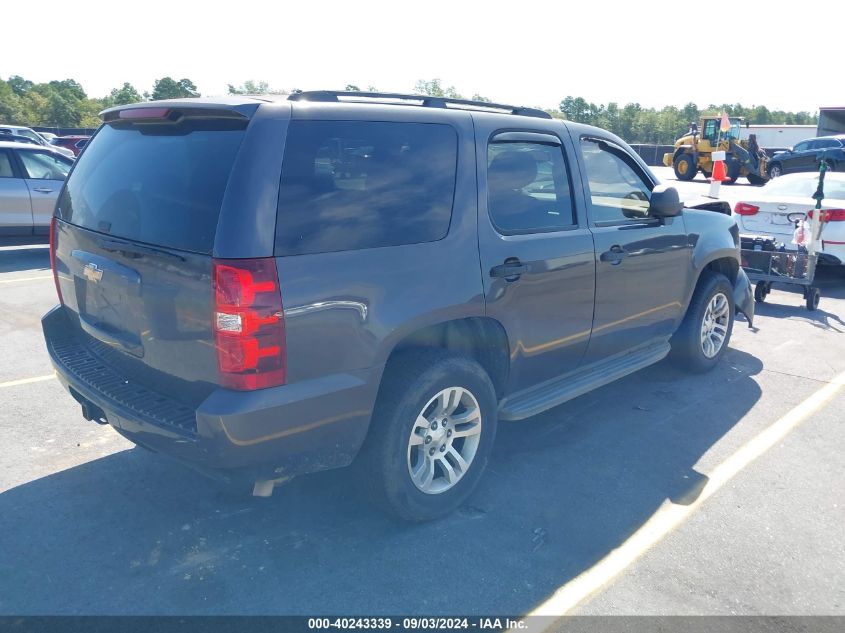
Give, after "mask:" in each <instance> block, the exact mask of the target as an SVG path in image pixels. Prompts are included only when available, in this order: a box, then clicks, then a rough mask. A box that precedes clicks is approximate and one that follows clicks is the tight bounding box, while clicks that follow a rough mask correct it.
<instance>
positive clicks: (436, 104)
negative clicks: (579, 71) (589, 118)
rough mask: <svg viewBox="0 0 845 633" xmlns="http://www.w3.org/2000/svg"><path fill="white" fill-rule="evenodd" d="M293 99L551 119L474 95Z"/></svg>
mask: <svg viewBox="0 0 845 633" xmlns="http://www.w3.org/2000/svg"><path fill="white" fill-rule="evenodd" d="M288 99H289V100H290V101H316V102H323V103H325V102H343V101H348V102H352V103H356V102H357V103H360V102H362V101H365V100H371V101H375V102H379V103H389V104H391V105H416V106H423V107H426V108H449V107H452V108H455V109H458V110H480V111H483V112H494V113H495V112H499V113H508V114H516V115H519V116H532V117H537V118H539V119H551V118H552V116H551V115H550V114H549V113H548V112H544V111H543V110H540V109H539V108H525V107H522V106H512V105H505V104H502V103H491V102H489V101H473V100H471V99H451V98H449V97H432V96H429V95H409V94H402V93H398V92H348V91H343V90H337V91H335V90H312V91H308V92H295V93H293V94H292V95H290V96H289V97H288Z"/></svg>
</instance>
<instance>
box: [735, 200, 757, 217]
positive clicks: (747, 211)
mask: <svg viewBox="0 0 845 633" xmlns="http://www.w3.org/2000/svg"><path fill="white" fill-rule="evenodd" d="M759 210H760V207H757V206H754V205H753V204H748V203H747V202H737V203H736V206H735V207H734V213H736V214H737V215H756V214H757V212H758V211H759Z"/></svg>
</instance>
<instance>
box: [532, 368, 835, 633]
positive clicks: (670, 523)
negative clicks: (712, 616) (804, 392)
mask: <svg viewBox="0 0 845 633" xmlns="http://www.w3.org/2000/svg"><path fill="white" fill-rule="evenodd" d="M843 387H845V373H842V374H839V375H838V376H836V378H834V379H833V380H832V381H831V382H829V383H827V384H826V385H825V386H824V387H822V388H821V389H819V390H818V391H816V392H814V393H813V394H812V395H810V396H809V397H808V398H807V399H806V400H804V401H803V402H801V403H800V404H798V405H797V406H795V407H794V408H793V409H792V410H790V411H789V412H788V413H787V414H786V415H784V416H783V417H781V418H780V419H779V420H778V421H777V422H775V423H774V424H772V425H771V426H769V427H767V428H766V429H765V430H764V431H762V432H760V433H759V434H758V435H756V436H755V437H753V438H752V439H751V440H750V441H748V443H746V444H745V445H744V446H742V448H740V449H739V450H738V451H736V452H735V453H734V454H733V455H731V456H730V457H728V458H727V459H726V460H725V461H723V462H722V463H721V464H719V465H718V466H716V468H715V469H714V470H713V472H712V473H711V474H710V476H709V479H708V481H707V483H706V485H705V486H704V488H702V489H701V493H700V494H699V496H698V498H697V499H696V500H695V501H694V502H693V503H691V504H690V505H675V504H674V503H671V502H669V501H666V502H664V504H663V505H662V506H661V507H660V508H659V509H658V510H657V512H655V513H654V514H653V515H652V517H651V518H650V519H649V520H648V521H646V522H645V523H644V524H643V525H642V527H640V529H638V530H637V531H636V532H634V533H633V534H632V535H631V536H630V537H629V538H628V539H627V540H626V541H625V542H624V543H622V544H621V545H620V546H619V547H618V548H617V549H615V550H613V551H612V552H611V553H610V554H608V555H607V556H605V557H604V558H603V559H602V560H600V561H599V562H598V563H596V564H595V565H593V566H592V567H590V568H589V569H587V570H586V571H584V572H582V573H581V574H580V575H578V576H576V577H575V578H573V579H572V580H570V581H569V582H568V583H566V584H565V585H563V586H562V587H560V588H559V589H558V590H557V591H555V592H554V593H553V594H552V595H551V597H549V598H548V599H547V600H546V601H544V602H542V603H541V604H539V605H538V606H537V607H535V608H534V609H533V610H532V611H531V612H530V613H528V615H543V616H563V615H566V614H567V613H568V612H569V611H571V610H572V609H574V608H575V607H577V606H578V605H579V604H581V603H582V602H583V601H584V600H586V599H587V598H589V597H590V596H592V595H594V594H596V593H597V592H598V591H599V590H601V589H602V588H603V587H605V586H606V585H607V584H608V583H610V582H611V581H612V580H613V579H614V578H616V577H617V576H618V575H619V574H620V573H622V572H623V571H625V569H627V568H628V567H629V566H630V565H632V564H633V563H635V562H636V561H637V560H638V559H639V558H640V557H641V556H643V554H645V553H646V552H647V551H648V550H649V549H650V548H651V547H653V546H654V545H656V544H657V543H658V542H660V541H661V540H662V539H663V538H664V537H665V536H667V535H668V534H669V533H670V532H672V530H674V529H675V528H677V527H678V526H679V525H681V523H683V522H684V521H685V520H686V519H687V518H689V517H690V516H691V515H692V514H693V513H694V512H695V511H696V510H698V509H699V508H700V507H701V504H703V503H704V502H705V501H707V499H709V498H710V497H711V496H713V495H714V494H715V493H716V492H717V491H718V490H719V489H721V488H722V487H723V486H724V485H725V484H726V483H728V482H729V481H730V480H731V479H733V478H734V477H735V476H736V475H737V474H739V473H740V472H741V471H742V470H743V469H744V468H745V467H746V466H748V465H749V464H751V462H753V461H754V460H756V459H757V458H758V457H760V456H761V455H763V454H764V453H766V451H768V450H769V449H770V448H772V447H773V446H775V445H777V444H778V443H779V442H780V441H781V440H783V439H784V438H785V437H786V436H787V435H788V434H789V433H790V432H791V431H793V430H794V429H796V428H797V427H798V425H799V424H801V423H802V422H803V421H804V420H806V419H807V418H809V417H810V416H812V415H813V414H814V413H816V412H817V411H819V410H820V409H821V408H822V407H824V406H825V405H826V404H827V403H828V402H829V401H830V400H831V399H832V398H833V397H834V396H835V395H836V394H837V393H838V392H839V391H840V390H841V389H842V388H843ZM550 626H551V625H550Z"/></svg>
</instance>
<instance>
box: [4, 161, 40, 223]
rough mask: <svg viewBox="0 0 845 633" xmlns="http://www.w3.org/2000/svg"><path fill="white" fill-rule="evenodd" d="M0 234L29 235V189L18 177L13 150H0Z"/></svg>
mask: <svg viewBox="0 0 845 633" xmlns="http://www.w3.org/2000/svg"><path fill="white" fill-rule="evenodd" d="M0 232H3V233H27V234H28V233H31V232H32V205H31V203H30V201H29V189H28V188H27V186H26V182H25V181H24V180H23V178H21V177H20V173H19V171H18V168H17V163H16V162H15V160H14V155H13V150H11V149H2V148H0Z"/></svg>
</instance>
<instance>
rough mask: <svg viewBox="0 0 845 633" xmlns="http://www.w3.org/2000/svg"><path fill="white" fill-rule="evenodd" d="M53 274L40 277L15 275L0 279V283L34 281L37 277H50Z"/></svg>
mask: <svg viewBox="0 0 845 633" xmlns="http://www.w3.org/2000/svg"><path fill="white" fill-rule="evenodd" d="M52 278H53V275H41V276H40V277H15V278H14V279H0V284H10V283H12V282H15V281H36V280H38V279H52Z"/></svg>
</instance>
